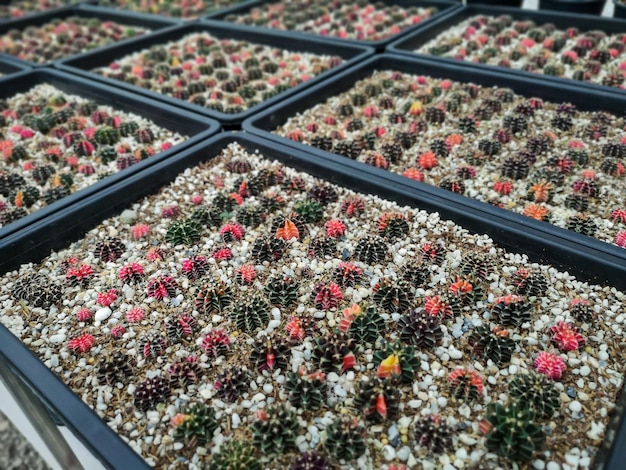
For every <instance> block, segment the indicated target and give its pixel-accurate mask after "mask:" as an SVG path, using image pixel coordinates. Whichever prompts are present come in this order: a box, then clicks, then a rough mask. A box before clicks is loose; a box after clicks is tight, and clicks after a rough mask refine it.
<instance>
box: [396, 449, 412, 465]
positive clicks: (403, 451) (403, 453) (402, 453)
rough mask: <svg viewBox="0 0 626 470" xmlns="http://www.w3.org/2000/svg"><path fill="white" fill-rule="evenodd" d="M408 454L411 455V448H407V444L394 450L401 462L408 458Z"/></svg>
mask: <svg viewBox="0 0 626 470" xmlns="http://www.w3.org/2000/svg"><path fill="white" fill-rule="evenodd" d="M410 455H411V449H409V447H408V446H402V447H400V449H398V451H397V452H396V457H398V459H400V460H401V461H403V462H406V461H407V460H409V456H410Z"/></svg>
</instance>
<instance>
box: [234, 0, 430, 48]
mask: <svg viewBox="0 0 626 470" xmlns="http://www.w3.org/2000/svg"><path fill="white" fill-rule="evenodd" d="M436 12H437V8H436V7H430V8H423V7H410V8H404V7H401V6H399V5H393V4H385V3H382V2H377V3H373V2H368V1H367V0H358V1H356V2H347V1H345V0H322V1H319V0H315V1H313V0H292V1H288V0H287V1H283V2H275V3H265V4H263V5H260V6H257V7H253V8H251V9H250V11H249V12H248V13H245V14H241V13H236V14H235V13H233V14H231V15H227V16H226V17H225V18H224V19H225V20H226V21H231V22H233V23H240V24H247V25H251V26H262V27H266V28H272V29H281V30H289V31H303V32H306V33H313V34H319V35H320V36H331V37H338V38H342V39H357V40H360V41H380V40H382V39H385V38H388V37H389V36H393V35H394V34H398V33H399V32H400V31H402V30H404V29H406V28H408V27H410V26H413V25H416V24H418V23H421V22H422V21H425V20H427V19H428V18H430V17H431V16H432V15H433V14H435V13H436Z"/></svg>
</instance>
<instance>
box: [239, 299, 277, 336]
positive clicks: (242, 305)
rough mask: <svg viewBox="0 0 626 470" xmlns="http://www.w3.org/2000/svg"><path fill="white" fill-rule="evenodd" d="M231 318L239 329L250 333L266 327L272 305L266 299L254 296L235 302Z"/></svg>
mask: <svg viewBox="0 0 626 470" xmlns="http://www.w3.org/2000/svg"><path fill="white" fill-rule="evenodd" d="M230 319H231V320H232V321H233V322H234V323H235V325H236V326H237V329H238V330H240V331H242V332H244V333H248V334H253V333H255V332H256V331H257V330H260V329H262V328H264V327H265V325H266V324H267V322H269V320H270V306H269V304H268V303H267V301H266V300H265V299H263V298H262V297H259V296H254V297H251V298H247V299H242V300H239V301H238V302H235V304H234V305H233V308H232V310H231V312H230Z"/></svg>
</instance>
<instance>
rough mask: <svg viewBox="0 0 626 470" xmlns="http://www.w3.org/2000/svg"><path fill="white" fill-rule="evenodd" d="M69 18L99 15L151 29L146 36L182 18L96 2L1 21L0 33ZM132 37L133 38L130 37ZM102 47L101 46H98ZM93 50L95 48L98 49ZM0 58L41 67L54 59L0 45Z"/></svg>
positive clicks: (105, 19) (103, 17) (67, 56)
mask: <svg viewBox="0 0 626 470" xmlns="http://www.w3.org/2000/svg"><path fill="white" fill-rule="evenodd" d="M69 17H79V18H96V19H99V20H101V21H113V22H115V23H118V24H121V25H124V26H135V27H142V28H147V29H149V30H150V31H148V32H146V35H148V34H150V33H152V32H154V31H156V30H158V29H162V28H166V27H168V26H172V25H175V24H179V23H180V20H174V19H170V18H161V17H158V16H156V15H143V14H139V13H131V12H122V11H115V10H110V9H107V8H99V7H96V6H92V5H78V6H74V7H64V8H60V9H58V10H54V11H49V12H43V13H40V14H35V15H31V16H28V17H25V18H21V19H16V20H11V21H6V22H4V23H0V36H4V35H5V34H7V33H9V32H10V31H13V30H19V31H23V30H25V29H26V28H29V27H41V26H44V25H46V24H48V23H50V22H52V21H54V20H62V19H64V18H69ZM129 39H130V38H129ZM127 40H128V39H122V40H121V41H117V42H116V43H115V44H119V43H124V42H126V41H127ZM95 49H99V48H95ZM95 49H91V50H95ZM80 54H81V53H75V54H71V55H66V56H63V57H62V58H69V57H74V56H75V55H80ZM0 58H3V59H6V60H10V61H14V62H17V63H20V64H22V65H28V66H31V67H41V66H44V65H48V64H51V63H52V62H54V60H57V59H51V60H48V61H46V62H34V61H30V60H22V59H21V58H19V57H18V56H16V55H12V54H9V53H8V52H7V51H6V49H3V48H2V47H1V46H0Z"/></svg>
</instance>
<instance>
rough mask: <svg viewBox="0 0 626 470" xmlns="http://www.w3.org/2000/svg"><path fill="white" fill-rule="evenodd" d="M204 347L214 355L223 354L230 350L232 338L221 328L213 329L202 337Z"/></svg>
mask: <svg viewBox="0 0 626 470" xmlns="http://www.w3.org/2000/svg"><path fill="white" fill-rule="evenodd" d="M201 346H202V349H204V352H206V353H207V354H209V355H210V356H212V357H215V358H217V357H219V356H223V355H225V354H226V352H228V348H229V346H230V338H229V337H228V334H226V331H224V330H223V329H221V328H217V329H213V330H211V331H209V332H208V333H207V335H206V336H205V337H204V338H203V339H202V344H201Z"/></svg>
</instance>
